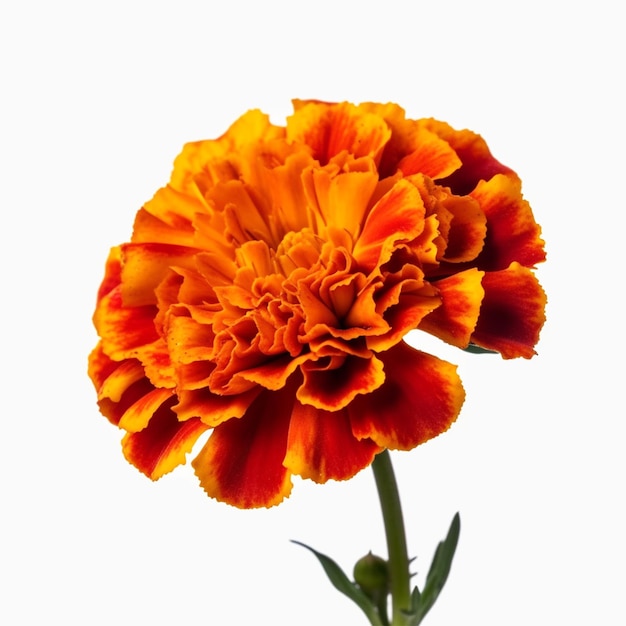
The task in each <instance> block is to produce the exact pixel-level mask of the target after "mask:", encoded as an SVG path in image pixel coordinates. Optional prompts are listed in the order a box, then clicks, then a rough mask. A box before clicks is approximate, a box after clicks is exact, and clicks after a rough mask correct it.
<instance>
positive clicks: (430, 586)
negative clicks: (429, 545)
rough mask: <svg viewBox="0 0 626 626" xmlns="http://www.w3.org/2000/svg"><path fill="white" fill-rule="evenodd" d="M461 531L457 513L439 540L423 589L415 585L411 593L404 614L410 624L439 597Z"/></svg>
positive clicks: (416, 624) (420, 618)
mask: <svg viewBox="0 0 626 626" xmlns="http://www.w3.org/2000/svg"><path fill="white" fill-rule="evenodd" d="M460 532H461V518H460V516H459V514H458V513H457V514H456V515H455V516H454V518H453V519H452V523H451V524H450V529H449V530H448V534H447V536H446V538H445V539H444V540H443V541H440V542H439V545H438V546H437V549H436V550H435V556H433V561H432V563H431V564H430V569H429V570H428V575H427V576H426V583H425V584H424V590H423V591H422V592H421V593H420V590H419V589H418V588H417V587H415V589H413V593H412V594H411V609H410V611H406V612H405V615H406V616H407V617H408V618H409V620H410V621H409V624H410V626H418V625H419V624H420V623H421V622H422V620H423V619H424V617H425V616H426V614H427V613H428V611H430V609H431V608H432V606H433V605H434V604H435V601H436V600H437V598H438V597H439V594H440V593H441V590H442V589H443V586H444V585H445V584H446V580H447V579H448V574H449V573H450V568H451V567H452V559H453V558H454V553H455V551H456V546H457V544H458V542H459V533H460Z"/></svg>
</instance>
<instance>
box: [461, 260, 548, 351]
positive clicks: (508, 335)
mask: <svg viewBox="0 0 626 626" xmlns="http://www.w3.org/2000/svg"><path fill="white" fill-rule="evenodd" d="M482 285H483V288H484V289H485V297H484V299H483V303H482V306H481V309H480V317H479V318H478V324H477V325H476V330H475V331H474V333H473V334H472V342H473V343H475V344H477V345H479V346H482V347H483V348H487V349H489V350H497V351H498V352H500V353H501V354H502V356H503V357H504V358H505V359H513V358H516V357H520V356H521V357H524V358H526V359H529V358H530V357H532V356H533V355H534V354H536V352H535V350H534V349H533V348H534V346H535V345H536V343H537V341H539V332H540V331H541V327H542V326H543V324H544V322H545V319H546V316H545V306H546V294H545V292H544V291H543V289H542V288H541V285H540V284H539V281H538V280H537V279H536V278H535V275H534V274H533V273H532V272H531V271H530V270H529V269H528V268H526V267H522V266H521V265H520V264H519V263H511V266H510V267H509V268H507V269H506V270H501V271H499V272H487V273H486V274H485V276H484V277H483V281H482Z"/></svg>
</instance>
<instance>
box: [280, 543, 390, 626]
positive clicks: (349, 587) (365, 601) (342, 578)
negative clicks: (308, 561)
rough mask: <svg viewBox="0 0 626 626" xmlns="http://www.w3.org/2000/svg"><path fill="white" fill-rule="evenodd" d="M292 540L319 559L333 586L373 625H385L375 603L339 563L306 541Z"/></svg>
mask: <svg viewBox="0 0 626 626" xmlns="http://www.w3.org/2000/svg"><path fill="white" fill-rule="evenodd" d="M291 541H292V543H295V544H298V545H299V546H302V547H303V548H306V549H307V550H309V551H310V552H312V553H313V554H314V555H315V556H316V557H317V560H318V561H319V562H320V564H321V565H322V567H323V568H324V571H325V572H326V576H328V579H329V580H330V582H331V583H332V585H333V587H335V589H337V590H338V591H340V592H341V593H343V594H344V595H346V596H348V598H350V599H351V600H352V601H353V602H354V603H355V604H356V605H357V606H358V607H359V608H360V609H361V610H362V611H363V612H364V613H365V615H366V616H367V619H369V621H370V624H371V625H372V626H383V622H382V620H381V619H380V616H379V615H378V611H377V610H376V607H375V605H374V603H373V602H372V601H371V600H370V599H369V598H368V597H367V596H366V595H365V593H363V591H361V589H359V587H358V586H357V585H356V584H355V583H353V582H352V581H351V580H350V579H349V578H348V577H347V576H346V574H345V573H344V571H343V570H342V569H341V568H340V567H339V565H337V563H335V561H333V560H332V559H331V558H330V557H328V556H326V555H325V554H322V553H321V552H318V551H317V550H314V549H313V548H311V547H310V546H307V545H306V544H305V543H302V542H300V541H295V540H293V539H292V540H291Z"/></svg>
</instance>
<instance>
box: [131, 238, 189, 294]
mask: <svg viewBox="0 0 626 626" xmlns="http://www.w3.org/2000/svg"><path fill="white" fill-rule="evenodd" d="M196 252H197V250H195V249H193V248H185V247H184V246H171V245H168V244H159V243H140V244H134V243H127V244H125V245H123V246H122V300H123V301H124V306H146V305H150V304H156V302H157V298H156V295H155V290H156V288H157V287H158V285H159V283H160V282H161V281H162V280H163V279H164V278H165V277H166V276H167V275H168V273H169V270H170V268H171V267H177V266H179V267H186V268H188V269H194V267H195V265H194V260H193V259H194V254H195V253H196Z"/></svg>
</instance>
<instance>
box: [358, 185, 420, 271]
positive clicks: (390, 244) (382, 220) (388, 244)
mask: <svg viewBox="0 0 626 626" xmlns="http://www.w3.org/2000/svg"><path fill="white" fill-rule="evenodd" d="M424 214H425V213H424V203H423V202H422V198H421V196H420V194H419V192H418V190H417V189H416V188H415V187H414V186H413V185H412V184H410V183H409V182H408V181H406V180H399V181H398V182H397V183H396V184H395V185H394V186H393V187H392V189H391V190H390V191H389V192H387V193H386V194H385V195H384V196H383V197H382V198H381V199H380V200H379V201H378V202H377V203H376V205H375V206H374V207H373V208H372V210H371V211H370V213H369V215H368V216H367V219H366V220H365V225H364V226H363V232H362V233H361V236H360V237H359V239H358V240H357V242H356V244H355V246H354V251H353V255H354V258H355V259H356V260H357V262H358V263H359V265H360V266H361V267H362V268H364V270H365V271H372V270H373V269H374V268H376V267H378V266H380V265H381V264H383V263H386V262H387V261H388V260H389V258H390V257H391V254H392V252H393V249H394V247H395V246H396V245H397V244H398V243H399V242H406V241H410V240H411V239H414V238H415V237H417V236H418V235H419V234H420V233H421V232H422V230H423V228H424Z"/></svg>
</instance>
